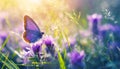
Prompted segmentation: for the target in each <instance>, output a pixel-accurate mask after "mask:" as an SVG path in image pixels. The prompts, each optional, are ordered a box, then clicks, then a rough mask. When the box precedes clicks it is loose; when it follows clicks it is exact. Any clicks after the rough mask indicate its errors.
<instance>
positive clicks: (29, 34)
mask: <svg viewBox="0 0 120 69" xmlns="http://www.w3.org/2000/svg"><path fill="white" fill-rule="evenodd" d="M24 29H25V32H24V33H23V38H24V40H25V41H26V42H28V43H34V42H36V41H37V40H39V39H40V38H42V35H43V34H44V32H41V31H40V29H39V27H38V26H37V24H36V23H35V22H34V21H33V19H32V18H30V17H29V16H27V15H25V16H24Z"/></svg>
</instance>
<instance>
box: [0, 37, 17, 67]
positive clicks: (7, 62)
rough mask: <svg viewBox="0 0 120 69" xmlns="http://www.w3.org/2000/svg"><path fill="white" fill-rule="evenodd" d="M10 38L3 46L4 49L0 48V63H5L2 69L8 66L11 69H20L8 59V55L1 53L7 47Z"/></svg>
mask: <svg viewBox="0 0 120 69" xmlns="http://www.w3.org/2000/svg"><path fill="white" fill-rule="evenodd" d="M9 38H10V36H8V37H7V38H6V40H5V41H4V43H3V44H2V47H1V48H0V55H1V56H0V61H1V62H2V63H3V66H2V68H4V66H7V67H8V68H9V69H19V67H18V66H17V65H16V64H15V63H14V62H13V61H11V60H9V59H8V56H7V57H6V55H5V54H3V53H2V52H1V50H2V49H3V48H4V47H5V46H6V44H7V42H8V40H9Z"/></svg>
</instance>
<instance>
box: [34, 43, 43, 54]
mask: <svg viewBox="0 0 120 69" xmlns="http://www.w3.org/2000/svg"><path fill="white" fill-rule="evenodd" d="M41 46H42V44H36V45H33V46H32V50H33V52H34V53H35V54H37V53H39V52H40V51H41Z"/></svg>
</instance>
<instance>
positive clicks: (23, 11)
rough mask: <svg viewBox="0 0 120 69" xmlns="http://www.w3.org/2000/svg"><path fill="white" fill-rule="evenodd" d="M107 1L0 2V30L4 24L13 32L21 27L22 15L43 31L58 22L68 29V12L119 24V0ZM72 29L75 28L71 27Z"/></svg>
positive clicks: (44, 0)
mask: <svg viewBox="0 0 120 69" xmlns="http://www.w3.org/2000/svg"><path fill="white" fill-rule="evenodd" d="M109 1H110V0H61V1H58V0H52V1H51V0H1V1H0V24H1V25H0V26H1V28H2V27H4V25H5V23H6V24H7V25H9V27H8V26H7V27H4V29H8V28H10V27H11V29H12V28H14V30H15V29H16V28H18V25H19V24H20V26H23V17H24V15H29V16H31V17H32V18H33V19H34V20H35V21H36V22H37V23H38V24H41V25H40V28H42V29H43V30H45V29H47V28H46V26H48V25H50V24H53V25H52V26H54V25H55V23H57V22H59V23H58V24H64V26H65V27H66V26H67V27H68V23H69V24H71V23H70V22H69V21H70V20H69V19H68V20H67V18H66V17H65V15H66V13H68V12H69V13H70V12H75V13H76V14H77V15H80V16H81V17H84V18H85V17H86V16H87V15H90V14H93V13H100V14H102V15H103V18H105V19H104V20H103V21H104V22H105V21H106V22H110V23H114V24H119V21H120V19H119V15H120V9H119V5H120V3H119V0H114V1H111V2H109ZM78 12H80V14H78ZM63 18H65V19H63ZM60 19H61V20H62V22H61V20H60ZM59 20H60V21H59ZM79 23H80V22H79ZM44 26H45V27H44ZM69 26H70V25H69ZM72 26H73V25H72ZM49 27H50V26H49ZM73 28H75V27H74V26H73ZM70 29H71V28H70Z"/></svg>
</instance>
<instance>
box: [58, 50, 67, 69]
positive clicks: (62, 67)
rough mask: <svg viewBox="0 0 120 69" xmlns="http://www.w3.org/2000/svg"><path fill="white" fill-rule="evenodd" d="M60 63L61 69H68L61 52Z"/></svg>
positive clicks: (59, 55)
mask: <svg viewBox="0 0 120 69" xmlns="http://www.w3.org/2000/svg"><path fill="white" fill-rule="evenodd" d="M58 61H59V64H60V69H66V67H65V63H64V60H63V58H62V56H61V54H60V52H58Z"/></svg>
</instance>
